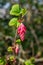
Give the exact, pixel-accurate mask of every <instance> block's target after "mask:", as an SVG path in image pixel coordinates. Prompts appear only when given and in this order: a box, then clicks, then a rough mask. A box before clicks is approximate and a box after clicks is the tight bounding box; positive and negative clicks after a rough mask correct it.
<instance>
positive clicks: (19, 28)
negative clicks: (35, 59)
mask: <svg viewBox="0 0 43 65" xmlns="http://www.w3.org/2000/svg"><path fill="white" fill-rule="evenodd" d="M26 13H27V10H26V9H25V8H21V7H20V5H19V4H15V5H13V6H12V8H11V11H10V15H13V16H14V18H12V19H11V20H10V22H9V26H14V27H15V29H16V33H15V37H14V44H13V45H12V47H11V46H10V47H8V49H7V51H8V53H13V56H12V54H10V55H9V56H8V57H7V58H8V60H10V61H11V62H13V65H17V64H15V63H18V62H17V59H16V58H18V57H19V58H20V54H21V53H20V52H21V51H20V49H21V47H22V46H21V44H20V43H21V41H22V42H23V41H24V39H25V33H26V26H25V25H24V24H23V21H24V20H23V17H24V15H25V14H26ZM17 35H19V38H20V39H16V36H17ZM7 58H6V59H7ZM24 63H25V65H33V64H32V62H31V60H29V62H28V61H24ZM29 63H30V64H29ZM10 64H11V63H10ZM6 65H8V63H7V64H6Z"/></svg>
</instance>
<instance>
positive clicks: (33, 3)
mask: <svg viewBox="0 0 43 65" xmlns="http://www.w3.org/2000/svg"><path fill="white" fill-rule="evenodd" d="M16 3H18V4H20V6H21V7H23V8H26V9H27V11H28V13H27V14H26V15H25V17H24V19H25V22H24V24H25V26H26V27H27V32H26V35H25V40H24V41H23V42H21V43H22V46H23V49H24V50H25V51H27V50H31V51H32V49H33V47H34V52H33V53H34V54H37V51H38V50H40V51H41V52H42V55H41V56H43V0H0V55H5V54H6V49H7V47H8V46H10V45H12V41H13V38H14V36H15V30H14V28H13V27H10V26H9V25H8V23H9V21H10V19H11V18H12V16H11V15H10V14H9V12H10V9H11V7H12V5H13V4H16ZM32 43H33V45H32Z"/></svg>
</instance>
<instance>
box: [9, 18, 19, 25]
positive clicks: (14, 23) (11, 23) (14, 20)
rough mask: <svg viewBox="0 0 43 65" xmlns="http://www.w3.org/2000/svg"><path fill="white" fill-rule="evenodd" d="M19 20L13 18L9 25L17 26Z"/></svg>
mask: <svg viewBox="0 0 43 65" xmlns="http://www.w3.org/2000/svg"><path fill="white" fill-rule="evenodd" d="M17 20H18V19H17V18H13V19H11V20H10V22H9V26H17Z"/></svg>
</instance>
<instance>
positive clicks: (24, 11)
mask: <svg viewBox="0 0 43 65" xmlns="http://www.w3.org/2000/svg"><path fill="white" fill-rule="evenodd" d="M21 13H22V16H24V15H25V14H26V13H27V10H26V9H25V8H24V9H21Z"/></svg>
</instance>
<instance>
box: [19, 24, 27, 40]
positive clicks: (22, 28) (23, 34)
mask: <svg viewBox="0 0 43 65" xmlns="http://www.w3.org/2000/svg"><path fill="white" fill-rule="evenodd" d="M25 32H26V27H25V26H24V24H23V23H21V24H20V26H19V27H18V34H19V36H20V39H21V41H24V37H25Z"/></svg>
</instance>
